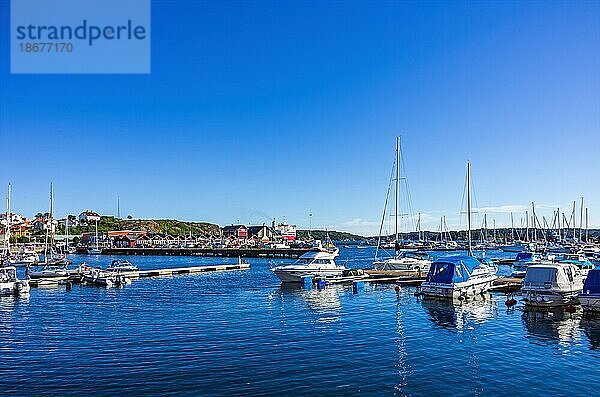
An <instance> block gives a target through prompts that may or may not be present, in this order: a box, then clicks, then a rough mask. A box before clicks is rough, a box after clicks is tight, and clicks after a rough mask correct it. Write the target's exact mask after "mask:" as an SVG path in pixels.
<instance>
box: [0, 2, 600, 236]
mask: <svg viewBox="0 0 600 397" xmlns="http://www.w3.org/2000/svg"><path fill="white" fill-rule="evenodd" d="M1 4H2V7H1V19H0V26H1V36H0V39H1V40H0V41H1V47H0V51H1V52H0V142H1V144H0V147H1V148H2V149H1V150H2V156H1V157H2V166H1V167H0V185H1V186H6V185H7V183H8V182H9V181H10V182H12V184H13V208H14V209H15V210H16V211H19V212H22V213H24V214H26V215H31V214H33V213H35V212H36V211H38V210H42V209H44V208H46V207H47V201H48V200H47V195H48V185H49V182H50V181H53V182H54V185H55V197H56V203H55V205H56V212H57V214H58V215H64V214H65V213H66V212H67V211H69V212H70V213H76V212H79V211H81V210H84V209H95V210H97V211H100V212H101V213H103V214H114V213H116V206H117V205H116V204H117V197H120V200H121V214H122V215H126V214H131V215H133V216H134V217H141V218H179V219H185V220H195V221H211V222H216V223H219V224H227V223H232V222H237V221H238V220H239V221H241V222H243V223H263V222H269V220H270V219H271V218H273V217H275V218H277V219H283V218H284V217H285V218H286V219H287V220H288V221H289V222H291V223H296V224H298V225H299V226H301V227H306V226H308V213H312V214H313V218H312V220H313V226H314V227H329V228H334V229H341V230H348V231H353V232H359V233H365V234H370V233H375V232H376V231H377V228H378V226H377V225H378V223H379V219H380V217H381V211H382V207H383V202H384V200H385V193H386V189H387V184H388V178H389V173H390V167H391V164H392V161H393V156H394V138H395V136H396V135H402V143H403V152H404V161H405V164H406V171H407V176H408V181H409V186H410V195H411V199H412V207H413V210H414V211H415V212H416V211H420V212H422V213H423V214H424V215H423V223H424V224H425V226H427V227H428V228H429V229H432V230H436V229H437V227H438V223H439V217H440V216H441V215H444V214H445V215H446V216H447V218H448V221H447V222H448V224H449V226H450V227H451V228H458V227H460V226H461V220H460V216H459V213H460V210H461V198H462V194H463V186H464V178H465V169H466V161H467V159H470V160H471V162H472V170H473V181H474V182H473V184H474V188H475V192H476V197H477V206H478V207H485V208H487V210H485V212H488V219H489V221H490V224H491V221H492V219H496V221H497V224H498V225H507V224H509V219H510V218H509V215H508V213H507V212H508V211H509V210H514V211H515V212H516V213H515V219H516V220H518V219H519V216H522V215H521V212H522V211H523V210H524V209H525V207H528V206H530V205H531V202H532V201H535V202H536V204H537V205H538V210H539V212H541V213H542V214H545V215H546V216H548V215H549V214H550V213H551V211H552V210H551V208H554V207H556V206H561V207H563V208H564V207H567V206H570V205H571V204H572V201H573V200H580V198H581V197H582V196H584V197H585V199H586V206H587V207H589V208H590V223H591V224H592V225H593V226H600V194H599V193H600V184H599V183H597V176H598V174H599V173H600V161H599V160H598V158H599V155H600V72H599V71H600V3H599V2H533V1H531V2H522V3H520V2H498V3H495V2H476V3H461V2H448V3H443V2H433V3H417V2H415V3H412V2H411V3H393V2H328V3H317V2H272V3H271V2H254V3H253V2H233V1H231V2H216V1H215V2H200V1H198V2H184V1H153V2H152V33H151V36H152V73H151V74H150V75H111V74H106V75H100V74H98V75H11V74H10V72H9V69H10V68H9V59H8V52H9V43H8V41H9V39H8V37H9V30H8V29H9V25H10V23H9V22H10V21H9V13H8V11H9V7H8V2H7V1H6V0H2V1H1ZM4 190H5V188H4V189H3V191H4ZM2 195H3V196H4V194H2ZM567 211H568V210H567ZM483 212H484V211H483V210H481V211H479V215H481V214H482V213H483ZM517 213H518V214H517ZM479 221H480V220H478V222H479ZM517 223H518V221H517ZM462 225H463V226H464V222H462Z"/></svg>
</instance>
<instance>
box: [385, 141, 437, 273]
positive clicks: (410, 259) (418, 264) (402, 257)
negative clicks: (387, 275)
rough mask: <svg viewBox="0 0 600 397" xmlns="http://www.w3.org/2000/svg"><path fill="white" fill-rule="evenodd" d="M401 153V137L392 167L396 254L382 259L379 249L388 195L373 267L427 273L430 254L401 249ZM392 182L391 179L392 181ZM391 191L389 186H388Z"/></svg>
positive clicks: (429, 264) (397, 143)
mask: <svg viewBox="0 0 600 397" xmlns="http://www.w3.org/2000/svg"><path fill="white" fill-rule="evenodd" d="M400 154H401V146H400V137H397V138H396V157H395V161H394V165H393V168H392V172H394V171H395V174H396V177H395V178H394V179H395V201H394V203H395V211H394V221H395V222H394V223H395V227H394V231H395V241H394V256H393V257H391V258H385V259H380V258H379V257H378V255H379V249H380V248H381V247H382V244H381V232H382V230H383V224H384V222H385V216H386V210H387V208H386V207H387V203H388V200H387V197H386V200H385V206H384V209H383V216H382V219H381V226H380V229H379V238H378V242H377V249H376V250H375V258H374V259H373V267H374V268H375V270H408V271H416V272H418V273H421V272H423V273H427V272H428V271H429V267H430V266H431V261H430V260H429V259H428V255H427V254H425V253H414V252H410V251H407V250H401V249H400V239H399V231H398V230H399V229H398V210H399V199H400V179H401V178H400V168H401V167H400V164H401V163H400ZM390 184H391V181H390ZM388 193H389V188H388Z"/></svg>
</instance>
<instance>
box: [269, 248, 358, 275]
mask: <svg viewBox="0 0 600 397" xmlns="http://www.w3.org/2000/svg"><path fill="white" fill-rule="evenodd" d="M338 254H339V250H338V249H337V248H336V249H335V250H333V251H330V250H326V249H323V248H320V247H317V248H314V249H313V250H311V251H308V252H307V253H305V254H303V255H302V256H301V257H300V258H298V260H297V261H296V262H295V263H293V264H291V265H283V266H277V267H275V268H273V269H271V271H273V272H274V273H275V275H276V276H277V277H279V279H280V280H281V281H282V282H284V283H299V282H301V281H302V278H303V277H306V276H319V277H333V276H340V275H341V274H342V273H343V272H344V270H346V268H345V267H344V266H338V265H336V263H335V258H336V257H337V256H338Z"/></svg>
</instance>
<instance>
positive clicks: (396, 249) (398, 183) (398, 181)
mask: <svg viewBox="0 0 600 397" xmlns="http://www.w3.org/2000/svg"><path fill="white" fill-rule="evenodd" d="M399 194H400V137H397V138H396V201H395V205H396V209H395V212H394V220H395V229H394V230H395V233H396V243H395V244H394V250H395V251H396V255H397V254H398V244H399V242H398V195H399Z"/></svg>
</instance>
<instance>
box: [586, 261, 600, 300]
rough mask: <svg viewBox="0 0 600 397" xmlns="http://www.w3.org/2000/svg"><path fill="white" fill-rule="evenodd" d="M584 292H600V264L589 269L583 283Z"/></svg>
mask: <svg viewBox="0 0 600 397" xmlns="http://www.w3.org/2000/svg"><path fill="white" fill-rule="evenodd" d="M583 292H584V293H586V294H600V266H596V268H594V269H593V270H590V271H589V273H588V275H587V278H586V279H585V284H584V285H583Z"/></svg>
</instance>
